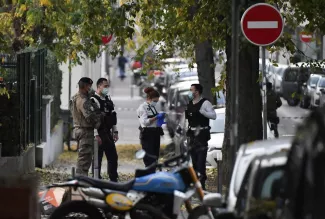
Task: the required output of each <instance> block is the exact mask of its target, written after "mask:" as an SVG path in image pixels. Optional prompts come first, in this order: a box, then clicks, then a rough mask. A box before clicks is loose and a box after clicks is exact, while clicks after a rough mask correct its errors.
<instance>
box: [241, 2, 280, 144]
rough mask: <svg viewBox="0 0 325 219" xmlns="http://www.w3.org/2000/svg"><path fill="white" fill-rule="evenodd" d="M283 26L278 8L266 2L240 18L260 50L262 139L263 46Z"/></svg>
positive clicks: (243, 26) (275, 37)
mask: <svg viewBox="0 0 325 219" xmlns="http://www.w3.org/2000/svg"><path fill="white" fill-rule="evenodd" d="M283 27H284V22H283V18H282V15H281V13H280V12H279V10H278V9H277V8H275V7H274V6H272V5H270V4H266V3H259V4H255V5H253V6H251V7H249V8H248V9H247V10H246V11H245V12H244V14H243V16H242V19H241V28H242V32H243V34H244V36H245V37H246V39H247V40H248V41H249V42H251V43H252V44H254V45H256V46H259V47H260V48H261V50H262V82H263V83H262V86H263V87H262V96H263V139H267V98H266V72H265V70H266V68H265V47H266V46H269V45H272V44H273V43H275V42H276V41H277V40H278V39H279V38H280V37H281V35H282V33H283Z"/></svg>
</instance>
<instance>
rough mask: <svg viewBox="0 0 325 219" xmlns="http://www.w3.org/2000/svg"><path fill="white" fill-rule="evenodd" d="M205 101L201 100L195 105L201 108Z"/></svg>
mask: <svg viewBox="0 0 325 219" xmlns="http://www.w3.org/2000/svg"><path fill="white" fill-rule="evenodd" d="M206 100H207V99H205V98H202V99H201V100H200V101H199V102H198V103H197V105H198V106H199V107H200V108H201V106H202V105H203V103H204V102H205V101H206Z"/></svg>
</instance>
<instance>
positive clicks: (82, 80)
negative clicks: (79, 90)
mask: <svg viewBox="0 0 325 219" xmlns="http://www.w3.org/2000/svg"><path fill="white" fill-rule="evenodd" d="M79 82H83V83H85V84H93V80H91V79H90V78H87V77H83V78H80V80H79ZM79 82H78V83H79Z"/></svg>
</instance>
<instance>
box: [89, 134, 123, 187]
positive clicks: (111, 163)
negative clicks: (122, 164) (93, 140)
mask: <svg viewBox="0 0 325 219" xmlns="http://www.w3.org/2000/svg"><path fill="white" fill-rule="evenodd" d="M98 134H99V137H100V138H101V139H102V144H101V145H99V146H98V172H99V178H100V179H101V178H102V177H101V174H100V172H101V167H102V161H103V156H104V153H105V156H106V159H107V166H108V170H107V171H108V173H107V174H108V176H109V179H110V180H111V181H114V182H117V179H118V173H117V167H118V156H117V152H116V147H115V143H114V139H113V136H112V134H111V132H110V131H107V130H99V131H98ZM93 167H94V165H93Z"/></svg>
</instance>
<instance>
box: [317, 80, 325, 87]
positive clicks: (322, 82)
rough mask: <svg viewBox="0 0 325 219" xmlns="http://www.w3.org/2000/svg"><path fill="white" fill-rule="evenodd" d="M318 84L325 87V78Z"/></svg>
mask: <svg viewBox="0 0 325 219" xmlns="http://www.w3.org/2000/svg"><path fill="white" fill-rule="evenodd" d="M318 86H319V87H321V88H325V78H322V79H320V82H319V85H318Z"/></svg>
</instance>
